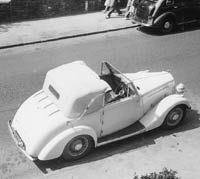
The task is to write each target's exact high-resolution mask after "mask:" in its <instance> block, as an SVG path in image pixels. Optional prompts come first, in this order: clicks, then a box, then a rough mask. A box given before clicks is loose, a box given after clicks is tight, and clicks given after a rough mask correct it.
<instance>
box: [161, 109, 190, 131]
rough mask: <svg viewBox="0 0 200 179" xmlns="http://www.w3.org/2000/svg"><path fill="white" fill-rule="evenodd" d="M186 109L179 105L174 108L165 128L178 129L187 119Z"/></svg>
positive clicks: (169, 114) (164, 124)
mask: <svg viewBox="0 0 200 179" xmlns="http://www.w3.org/2000/svg"><path fill="white" fill-rule="evenodd" d="M185 115H186V107H185V106H183V105H178V106H176V107H174V108H173V109H172V110H171V111H170V112H169V113H168V114H167V117H166V118H165V120H164V123H163V127H164V128H166V129H172V128H174V127H176V126H177V125H178V124H180V122H181V121H182V120H183V119H184V118H185Z"/></svg>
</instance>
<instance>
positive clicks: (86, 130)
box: [38, 126, 97, 160]
mask: <svg viewBox="0 0 200 179" xmlns="http://www.w3.org/2000/svg"><path fill="white" fill-rule="evenodd" d="M78 135H89V136H91V137H92V138H93V140H94V144H95V146H96V144H97V135H96V132H95V131H94V130H93V129H92V128H91V127H88V126H77V127H72V128H69V129H67V130H65V131H63V132H62V133H60V134H59V135H57V136H56V137H54V138H53V139H52V140H51V141H50V142H49V143H48V144H47V145H46V146H45V147H44V148H43V149H42V151H41V152H40V153H39V155H38V159H39V160H51V159H54V158H58V157H60V156H61V155H62V153H63V150H64V148H65V146H66V144H67V143H68V142H69V141H70V140H71V139H72V138H74V137H76V136H78Z"/></svg>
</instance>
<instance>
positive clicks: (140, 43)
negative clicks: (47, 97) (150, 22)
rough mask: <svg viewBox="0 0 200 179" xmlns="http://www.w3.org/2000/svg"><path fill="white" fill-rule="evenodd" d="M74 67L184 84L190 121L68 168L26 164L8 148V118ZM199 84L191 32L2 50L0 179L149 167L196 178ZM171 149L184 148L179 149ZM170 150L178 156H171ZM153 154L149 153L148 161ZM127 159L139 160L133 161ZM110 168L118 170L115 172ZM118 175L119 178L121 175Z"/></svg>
mask: <svg viewBox="0 0 200 179" xmlns="http://www.w3.org/2000/svg"><path fill="white" fill-rule="evenodd" d="M75 60H84V61H85V62H86V63H87V64H88V65H89V66H90V67H91V68H93V69H94V70H95V71H96V72H99V70H100V63H101V61H103V60H106V61H110V62H111V63H112V64H114V65H115V66H117V67H118V68H119V69H120V70H121V71H122V72H137V71H140V70H145V69H149V70H151V71H162V70H170V71H171V73H172V74H173V75H174V77H175V79H176V81H177V83H178V82H183V83H184V84H185V85H186V88H187V92H186V95H187V96H188V98H189V99H190V101H191V104H192V107H193V110H192V111H191V112H190V113H189V115H188V118H189V119H190V121H189V122H185V123H184V124H183V126H181V127H179V128H178V129H177V130H175V131H170V132H163V131H161V130H155V131H152V132H148V133H147V134H143V135H140V136H138V137H134V138H130V139H127V140H125V141H122V142H117V143H114V144H110V145H108V146H104V147H101V148H99V149H97V150H96V151H94V152H93V153H92V154H91V155H89V156H88V157H86V158H84V159H82V160H80V161H78V162H72V163H68V162H64V161H63V160H62V159H58V160H53V161H50V162H36V163H34V162H31V161H29V160H28V159H27V158H26V157H25V156H24V155H23V154H22V153H21V152H20V151H19V150H18V149H17V147H16V146H15V144H14V142H13V141H12V139H11V137H10V135H9V132H8V128H7V121H8V120H9V119H10V118H13V116H14V114H15V112H16V110H17V108H18V107H19V105H20V104H21V103H22V102H23V101H24V100H25V99H26V98H27V97H28V96H30V95H31V94H33V93H34V92H36V91H38V90H39V89H41V87H42V84H43V80H44V78H45V74H46V72H47V71H48V70H49V69H51V68H53V67H56V66H58V65H61V64H64V63H68V62H71V61H75ZM199 76H200V30H199V28H194V27H192V28H191V27H189V28H187V29H186V31H184V32H177V33H174V34H171V35H165V36H161V35H159V34H156V33H154V32H149V31H146V30H144V31H143V32H140V31H139V30H137V29H129V30H123V31H118V32H112V33H105V34H100V35H93V36H87V37H81V38H75V39H68V40H62V41H58V42H52V43H46V44H39V45H33V46H24V47H20V48H13V49H7V50H1V51H0V179H4V178H9V179H10V178H30V179H31V178H51V177H52V178H59V177H60V174H63V175H64V174H66V172H67V175H68V177H67V178H94V177H96V178H127V179H128V178H131V176H133V174H134V172H136V171H137V172H139V173H140V172H141V173H142V172H146V171H151V169H152V170H154V169H155V168H154V166H155V167H157V168H159V167H160V168H161V167H162V166H167V167H175V168H176V169H177V170H178V171H179V173H180V174H181V176H191V172H192V173H193V174H194V175H195V177H197V175H198V171H199V169H200V167H199V165H198V166H197V163H198V162H199V161H200V157H199V156H198V147H199V146H200V142H199V137H200V136H199V133H200V129H199V126H200V122H199V111H198V109H199V107H200V103H199V101H200V100H199V99H200V96H199V94H200V80H199ZM191 136H192V137H191ZM175 137H176V140H175V139H174V138H175ZM177 143H179V144H180V145H182V146H181V147H180V146H177V145H178V144H177ZM168 144H169V145H168ZM186 146H187V147H189V146H190V147H189V148H187V147H186ZM178 147H179V148H178ZM185 147H186V149H185ZM183 148H184V149H185V153H186V154H188V156H187V155H186V154H185V153H184V149H183ZM147 149H148V150H147ZM175 149H177V152H179V153H176V152H175V153H174V151H173V150H175ZM151 150H152V151H154V153H150V152H149V151H151ZM180 150H181V151H182V154H180V153H181V152H180ZM191 150H192V151H191ZM167 151H170V152H171V153H172V154H173V155H174V156H173V157H175V158H176V159H175V160H179V161H181V160H182V161H183V162H187V163H188V164H189V165H190V164H192V163H193V164H194V165H195V166H196V167H193V168H192V169H191V168H187V167H191V166H188V165H185V164H183V163H181V162H180V165H178V164H177V165H175V163H176V162H173V161H171V162H169V161H170V159H172V158H173V157H172V158H170V157H169V158H165V156H164V155H163V153H167ZM188 151H189V152H188ZM155 152H156V153H155ZM159 152H160V153H159ZM142 153H144V154H145V157H144V158H141V156H142V155H143V154H142ZM141 154H142V155H141ZM152 155H155V158H159V160H158V161H154V160H155V158H152ZM185 155H186V156H185ZM196 155H197V156H196ZM166 156H168V155H166ZM184 156H185V157H184ZM194 156H196V157H194ZM131 157H135V159H136V157H140V158H138V160H137V161H136V160H135V161H134V160H132V159H131ZM148 157H149V158H148ZM182 157H183V158H182ZM193 157H194V158H193ZM168 159H169V160H168ZM186 159H187V160H186ZM149 160H152V162H154V163H155V165H152V163H151V162H147V161H149ZM185 160H186V161H185ZM156 162H157V164H156ZM160 163H161V164H160ZM159 164H160V165H159ZM113 166H116V167H115V169H114V167H113ZM149 166H150V167H149ZM122 167H123V170H120V169H121V168H122ZM137 167H138V168H137ZM125 168H126V169H125ZM157 168H156V169H157ZM134 169H135V170H136V169H137V170H136V171H135V170H134ZM86 171H87V172H86ZM195 177H192V178H193V179H195ZM199 177H200V176H198V177H197V178H199ZM60 178H62V177H60ZM190 178H191V177H190Z"/></svg>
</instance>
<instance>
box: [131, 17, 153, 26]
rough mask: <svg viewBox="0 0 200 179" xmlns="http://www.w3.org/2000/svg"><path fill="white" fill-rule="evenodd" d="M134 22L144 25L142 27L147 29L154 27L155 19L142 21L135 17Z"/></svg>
mask: <svg viewBox="0 0 200 179" xmlns="http://www.w3.org/2000/svg"><path fill="white" fill-rule="evenodd" d="M132 22H133V23H136V24H139V25H142V26H146V27H153V18H152V17H148V19H141V18H139V17H137V16H136V15H134V16H133V18H132Z"/></svg>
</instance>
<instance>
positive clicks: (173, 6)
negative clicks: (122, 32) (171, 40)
mask: <svg viewBox="0 0 200 179" xmlns="http://www.w3.org/2000/svg"><path fill="white" fill-rule="evenodd" d="M135 1H136V2H137V3H135V4H136V5H135V11H134V13H133V17H132V22H134V23H137V24H140V25H142V26H147V27H155V28H159V29H160V30H161V32H162V33H163V34H167V33H170V32H172V30H173V29H174V27H175V26H177V25H184V24H188V23H193V22H200V1H199V0H135Z"/></svg>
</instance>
